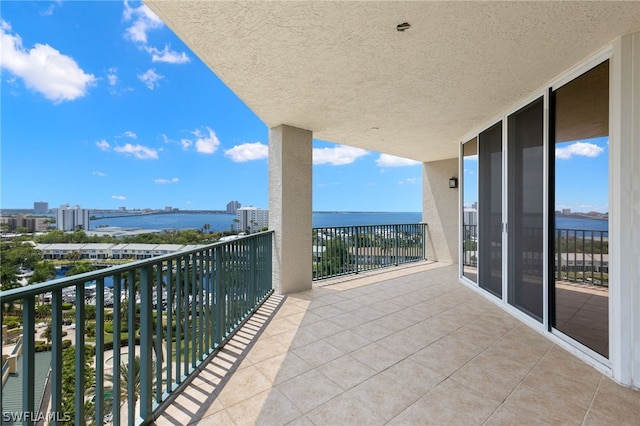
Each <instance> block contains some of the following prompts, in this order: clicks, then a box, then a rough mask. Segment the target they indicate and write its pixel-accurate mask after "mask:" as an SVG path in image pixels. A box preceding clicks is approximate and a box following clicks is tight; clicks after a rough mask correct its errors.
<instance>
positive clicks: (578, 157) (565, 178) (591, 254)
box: [549, 61, 609, 358]
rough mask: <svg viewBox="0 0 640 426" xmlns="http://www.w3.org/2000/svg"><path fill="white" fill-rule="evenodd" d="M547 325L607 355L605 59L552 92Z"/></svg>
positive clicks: (606, 83) (607, 267)
mask: <svg viewBox="0 0 640 426" xmlns="http://www.w3.org/2000/svg"><path fill="white" fill-rule="evenodd" d="M550 106H551V120H552V126H551V142H552V144H551V151H550V158H551V159H552V161H551V162H550V163H551V164H550V167H551V171H552V179H551V183H550V185H551V189H552V191H551V192H552V203H550V205H551V206H552V208H553V210H554V214H552V215H551V218H550V222H552V223H551V224H550V230H551V232H550V235H549V240H550V254H551V256H550V257H551V258H550V260H549V262H550V265H551V269H552V273H551V277H550V280H551V292H550V295H551V298H550V311H551V325H552V327H553V328H555V329H556V330H558V331H560V332H561V333H562V334H564V335H566V336H568V337H570V338H571V339H574V340H575V341H577V342H580V343H581V344H583V345H584V346H586V347H588V348H590V349H591V350H593V351H595V352H597V353H598V354H600V355H602V356H603V357H605V358H608V356H609V250H608V247H609V234H608V210H609V209H608V199H609V190H608V188H609V179H608V177H609V160H608V158H609V61H605V62H603V63H601V64H600V65H598V66H596V67H595V68H593V69H591V70H590V71H588V72H586V73H584V74H582V75H581V76H580V77H578V78H576V79H574V80H572V81H570V82H569V83H567V84H564V85H562V86H561V87H558V88H555V90H553V91H552V92H551V104H550Z"/></svg>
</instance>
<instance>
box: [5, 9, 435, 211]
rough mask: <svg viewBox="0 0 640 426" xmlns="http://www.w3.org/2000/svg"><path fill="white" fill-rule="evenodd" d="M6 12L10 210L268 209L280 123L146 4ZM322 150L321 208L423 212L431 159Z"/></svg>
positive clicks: (317, 166) (317, 193)
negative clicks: (271, 153)
mask: <svg viewBox="0 0 640 426" xmlns="http://www.w3.org/2000/svg"><path fill="white" fill-rule="evenodd" d="M1 12H2V18H1V21H0V26H1V32H0V36H1V37H2V39H1V40H2V41H1V42H2V58H1V66H2V77H3V78H2V82H1V102H2V110H1V114H2V117H1V119H2V130H1V132H2V133H1V139H2V156H1V160H0V161H1V165H2V167H1V169H2V171H1V182H0V189H1V191H0V207H1V208H3V209H19V208H30V207H31V206H32V205H33V202H34V201H41V200H44V201H46V202H48V203H49V206H50V208H56V207H58V206H60V205H63V204H67V203H69V204H71V205H76V204H78V205H80V206H82V207H83V208H87V209H117V208H119V207H121V206H126V207H127V209H144V208H162V207H163V206H167V205H171V206H173V207H176V208H178V209H181V210H189V209H194V210H219V209H224V206H225V204H226V203H227V202H228V201H229V200H235V199H238V200H241V202H242V203H243V205H254V206H258V207H262V208H268V165H267V154H268V147H267V143H268V128H267V127H266V125H265V124H264V123H262V121H260V119H259V118H258V117H256V116H255V115H254V114H253V113H252V112H251V110H250V109H249V108H248V107H247V106H245V105H244V104H243V103H242V101H241V100H240V99H238V98H237V97H236V96H235V95H234V94H233V93H232V92H231V91H230V90H229V89H228V88H227V87H226V86H225V85H224V84H223V83H222V82H221V81H220V80H219V79H218V78H217V77H216V75H215V74H214V73H213V72H212V71H211V70H210V69H209V68H208V67H207V66H205V65H204V64H203V63H202V62H201V61H200V60H199V59H198V58H197V57H196V56H195V55H194V54H193V53H192V52H191V51H190V50H189V49H188V48H187V47H186V46H185V45H184V43H182V41H181V40H180V39H179V38H177V37H176V36H175V35H174V34H173V33H172V32H171V31H170V30H169V29H168V28H167V27H166V26H165V25H164V24H163V23H162V22H161V21H160V20H159V19H158V18H157V17H156V16H155V15H153V13H151V12H150V10H149V9H148V8H147V7H146V6H144V5H142V4H141V3H140V2H29V3H27V2H3V3H2V11H1ZM337 142H339V141H337ZM313 148H314V149H313V161H314V168H313V208H314V210H323V211H326V210H333V211H335V210H344V211H420V210H422V190H421V180H422V169H421V163H419V162H416V161H411V160H407V159H402V158H398V157H394V156H390V155H386V154H380V153H375V152H371V151H366V150H363V149H359V148H354V147H349V146H345V145H339V144H334V143H329V142H324V141H320V140H314V142H313Z"/></svg>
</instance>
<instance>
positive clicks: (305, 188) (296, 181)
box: [269, 125, 313, 294]
mask: <svg viewBox="0 0 640 426" xmlns="http://www.w3.org/2000/svg"><path fill="white" fill-rule="evenodd" d="M312 152H313V151H312V133H311V132H310V131H309V130H304V129H298V128H295V127H290V126H286V125H280V126H277V127H273V128H271V129H269V229H271V230H273V231H275V235H274V240H273V286H274V288H275V289H276V291H277V292H278V293H279V294H287V293H294V292H298V291H303V290H308V289H310V288H311V280H312V253H311V250H312V238H311V234H312V232H311V227H312V222H311V208H312V199H311V190H312Z"/></svg>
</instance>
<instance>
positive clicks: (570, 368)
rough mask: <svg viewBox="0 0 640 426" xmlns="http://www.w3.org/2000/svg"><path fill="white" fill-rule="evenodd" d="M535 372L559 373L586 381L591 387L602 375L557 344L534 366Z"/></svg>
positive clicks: (579, 380)
mask: <svg viewBox="0 0 640 426" xmlns="http://www.w3.org/2000/svg"><path fill="white" fill-rule="evenodd" d="M534 372H536V373H543V372H548V373H554V374H558V375H560V376H565V377H568V378H570V379H573V380H576V381H578V382H580V383H584V384H585V385H587V386H589V387H594V386H595V385H596V384H597V383H598V381H599V380H600V376H601V373H599V372H598V371H596V370H595V369H594V368H593V367H591V366H590V365H588V364H587V363H585V362H583V361H581V360H579V359H578V358H576V357H574V356H572V355H571V354H570V353H568V352H567V351H565V350H564V349H562V348H560V347H559V346H555V345H554V346H553V347H552V348H551V349H549V351H548V352H547V353H546V354H545V355H544V356H543V357H542V359H541V360H540V362H539V363H538V364H537V365H536V367H535V368H534Z"/></svg>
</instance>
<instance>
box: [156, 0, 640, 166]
mask: <svg viewBox="0 0 640 426" xmlns="http://www.w3.org/2000/svg"><path fill="white" fill-rule="evenodd" d="M145 3H146V4H147V5H148V6H149V7H150V8H151V9H152V10H153V11H154V12H155V13H156V14H158V16H160V18H162V20H163V21H164V22H165V23H166V24H167V25H168V26H169V27H170V28H171V29H172V30H173V31H174V32H175V33H176V34H177V35H178V36H179V37H180V38H181V39H182V40H183V41H184V42H185V43H187V44H188V45H189V47H190V48H191V49H192V50H193V51H194V52H195V53H196V54H197V55H198V56H199V57H200V58H201V59H202V60H203V61H204V62H205V63H206V64H208V65H209V66H210V68H211V69H212V70H213V71H214V72H215V73H216V74H217V75H218V76H219V77H220V78H221V79H222V80H223V81H224V82H225V83H226V84H227V85H228V86H229V87H230V88H231V89H232V90H233V91H234V92H235V93H236V94H237V95H238V96H239V97H240V98H241V99H242V100H243V101H244V102H245V103H246V104H247V106H248V107H249V108H251V109H252V110H253V111H254V113H256V114H257V115H258V116H259V117H260V118H261V119H262V120H263V121H264V122H265V123H266V124H267V125H268V126H270V127H272V126H277V125H279V124H288V125H291V126H295V127H301V128H304V129H309V130H312V131H313V133H314V137H315V138H318V139H322V140H327V141H331V142H337V143H343V144H347V145H352V146H357V147H361V148H366V149H370V150H374V151H380V152H386V153H389V154H395V155H399V156H403V157H408V158H413V159H416V160H419V161H431V160H438V159H444V158H452V157H456V156H457V155H458V143H459V142H460V141H461V138H462V137H463V136H465V135H466V134H467V133H469V132H470V131H473V130H474V129H476V128H478V127H479V126H481V125H483V124H484V123H487V121H488V120H491V119H492V118H493V117H495V116H496V115H497V114H500V113H501V112H502V111H504V110H505V109H507V108H508V107H509V106H511V105H512V104H513V103H515V102H517V101H518V100H520V99H522V98H523V97H524V96H527V95H529V94H531V92H533V91H534V90H537V89H539V88H541V87H542V86H543V85H544V84H546V83H547V82H549V81H550V80H551V79H553V78H554V77H556V76H558V75H559V74H561V73H562V72H564V71H565V70H567V69H568V68H570V67H571V66H573V65H575V64H577V63H578V62H580V61H581V60H583V59H585V58H586V57H588V56H589V55H591V54H593V53H594V52H596V51H597V50H598V49H600V48H602V47H604V46H606V45H607V44H608V43H610V42H611V41H613V40H615V39H616V38H617V37H619V36H621V35H624V34H628V33H631V32H634V31H638V30H640V2H638V1H635V2H607V1H604V2H566V1H564V2H546V1H544V2H473V1H472V2H458V1H450V2H360V1H357V2H356V1H354V2H322V1H315V2H218V1H171V2H169V1H157V0H146V1H145ZM405 21H406V22H409V23H410V24H411V28H410V29H409V30H407V31H405V32H398V31H396V25H397V24H400V23H402V22H405Z"/></svg>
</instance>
